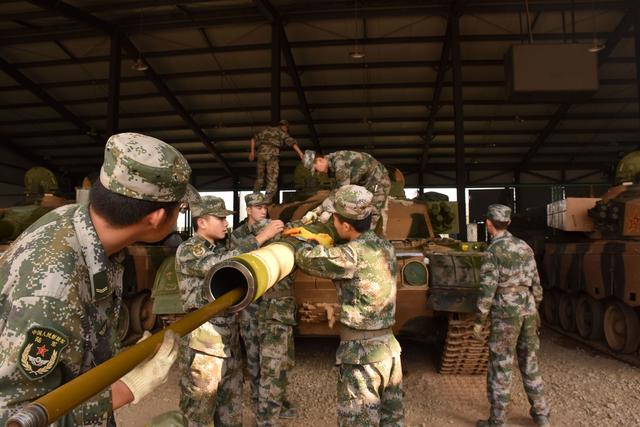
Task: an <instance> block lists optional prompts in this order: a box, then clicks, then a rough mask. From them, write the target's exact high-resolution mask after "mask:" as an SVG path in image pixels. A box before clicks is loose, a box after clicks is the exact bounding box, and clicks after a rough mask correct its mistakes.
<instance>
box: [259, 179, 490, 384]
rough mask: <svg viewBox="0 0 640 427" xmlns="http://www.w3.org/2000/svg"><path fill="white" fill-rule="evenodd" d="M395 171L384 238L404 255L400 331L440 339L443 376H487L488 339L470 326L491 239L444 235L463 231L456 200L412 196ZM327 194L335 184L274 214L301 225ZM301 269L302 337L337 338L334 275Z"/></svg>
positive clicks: (275, 209)
mask: <svg viewBox="0 0 640 427" xmlns="http://www.w3.org/2000/svg"><path fill="white" fill-rule="evenodd" d="M393 176H394V178H392V181H393V182H396V183H399V184H398V185H396V190H395V195H396V197H390V199H389V209H388V215H387V226H386V233H385V237H386V238H387V239H388V240H390V241H391V242H392V243H393V245H394V247H395V249H396V256H397V261H398V276H397V290H398V292H397V300H396V304H397V305H396V323H395V325H394V332H395V333H396V334H397V335H404V336H409V337H413V338H419V339H421V340H426V341H428V342H431V343H435V344H436V345H437V346H438V348H439V350H441V357H440V363H439V370H440V372H441V373H443V374H482V373H484V372H486V366H487V361H488V352H487V349H486V343H484V342H479V341H476V340H474V339H473V338H472V337H471V330H472V328H473V319H474V313H475V309H476V308H475V307H476V299H477V295H478V288H479V285H480V274H479V273H480V265H481V263H482V258H483V257H484V256H485V255H484V252H483V251H484V249H486V244H484V243H478V242H460V241H457V240H453V239H449V238H441V237H439V234H449V233H451V234H455V233H457V232H458V229H457V216H456V215H457V206H456V203H455V202H449V201H447V200H446V196H444V198H442V197H436V198H428V199H427V200H407V199H405V198H404V197H403V196H404V191H403V190H402V184H403V179H402V178H401V174H399V171H398V172H395V171H394V174H393ZM400 183H402V184H400ZM302 194H303V195H305V194H309V191H302ZM327 195H328V190H320V191H316V192H315V193H314V194H312V195H310V196H308V197H307V198H306V199H304V200H293V201H289V202H287V203H284V204H282V205H275V206H273V207H271V208H270V209H269V215H270V217H271V218H274V219H280V220H282V221H284V222H285V223H287V222H293V223H294V224H295V223H296V221H297V220H299V219H300V218H302V216H303V215H304V214H305V213H306V212H307V211H309V210H311V209H314V208H315V207H317V206H318V205H319V204H321V203H322V201H323V200H324V199H325V198H326V197H327ZM296 196H298V198H299V194H298V195H297V194H293V195H290V196H289V198H290V199H295V198H296ZM440 196H443V195H440ZM294 274H295V278H294V293H295V297H296V302H297V306H298V326H297V330H296V333H297V335H298V336H312V337H319V336H337V335H338V334H339V332H338V325H337V319H338V315H339V305H338V303H337V295H336V290H335V287H334V285H333V283H332V282H331V280H328V279H321V278H317V277H314V276H310V275H308V274H306V273H305V272H303V271H301V270H296V271H295V272H294Z"/></svg>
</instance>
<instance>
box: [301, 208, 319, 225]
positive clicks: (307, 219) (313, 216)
mask: <svg viewBox="0 0 640 427" xmlns="http://www.w3.org/2000/svg"><path fill="white" fill-rule="evenodd" d="M317 219H318V214H317V213H315V212H314V211H309V212H307V213H306V214H304V216H303V217H302V220H301V221H302V223H303V224H305V225H306V224H311V223H312V222H314V221H315V220H317Z"/></svg>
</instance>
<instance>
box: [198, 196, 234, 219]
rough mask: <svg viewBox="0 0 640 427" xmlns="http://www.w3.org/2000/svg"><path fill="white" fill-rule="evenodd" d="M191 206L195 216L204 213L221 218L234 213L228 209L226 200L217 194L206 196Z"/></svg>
mask: <svg viewBox="0 0 640 427" xmlns="http://www.w3.org/2000/svg"><path fill="white" fill-rule="evenodd" d="M190 208H191V216H193V217H194V218H195V217H199V216H204V215H213V216H217V217H219V218H224V217H226V216H227V215H231V214H232V213H234V212H233V211H229V210H227V208H226V206H225V205H224V200H222V199H221V198H220V197H215V196H205V197H203V198H202V199H200V200H199V201H197V202H195V203H191V205H190Z"/></svg>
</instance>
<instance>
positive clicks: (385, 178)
mask: <svg viewBox="0 0 640 427" xmlns="http://www.w3.org/2000/svg"><path fill="white" fill-rule="evenodd" d="M303 164H304V166H305V168H307V169H309V171H311V173H312V174H313V173H315V172H320V173H328V174H329V176H333V177H335V180H336V181H335V187H334V188H333V190H332V191H331V193H329V196H328V200H327V203H323V204H322V205H320V206H318V207H317V208H316V209H315V210H314V211H311V212H310V213H309V214H308V216H306V217H305V222H306V221H313V220H315V219H317V218H320V220H321V221H323V222H326V221H327V220H328V219H329V218H330V216H331V215H330V214H331V213H333V209H332V207H331V206H332V205H333V204H334V202H335V200H334V199H335V195H336V191H337V190H338V188H340V187H342V186H344V185H348V184H354V185H360V186H363V187H365V188H366V189H367V190H368V191H369V192H371V194H373V200H372V202H371V206H372V208H373V217H372V219H371V229H372V230H375V229H376V227H377V226H378V222H379V221H380V218H382V224H381V227H382V231H383V233H384V230H385V229H386V216H387V214H386V210H387V203H388V199H389V190H390V188H391V180H390V179H389V174H388V172H387V169H386V168H385V167H384V166H383V165H382V163H380V162H378V161H377V160H376V159H374V158H373V157H372V156H371V155H370V154H367V153H360V152H357V151H336V152H335V153H331V154H327V155H326V156H323V155H321V154H319V153H316V152H315V151H313V150H305V152H304V159H303Z"/></svg>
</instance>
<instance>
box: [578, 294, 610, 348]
mask: <svg viewBox="0 0 640 427" xmlns="http://www.w3.org/2000/svg"><path fill="white" fill-rule="evenodd" d="M575 307H576V327H577V328H578V334H580V336H581V337H582V338H585V339H589V340H599V339H600V338H602V320H603V317H604V309H603V307H602V303H601V302H600V301H598V300H597V299H595V298H592V297H590V296H589V295H587V294H582V295H580V296H579V297H578V301H577V302H576V306H575Z"/></svg>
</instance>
